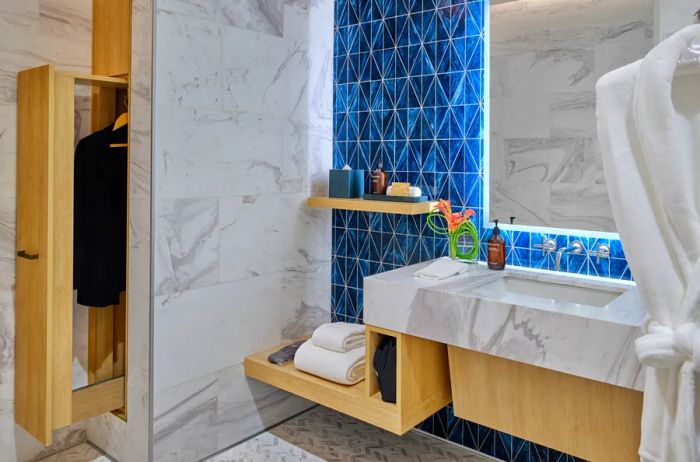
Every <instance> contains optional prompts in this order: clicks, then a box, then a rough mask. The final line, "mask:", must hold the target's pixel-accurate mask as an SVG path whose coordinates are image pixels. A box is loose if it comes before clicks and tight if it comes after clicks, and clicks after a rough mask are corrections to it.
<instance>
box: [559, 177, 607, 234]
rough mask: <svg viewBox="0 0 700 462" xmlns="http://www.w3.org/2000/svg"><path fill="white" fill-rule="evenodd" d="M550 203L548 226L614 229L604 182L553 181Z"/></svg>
mask: <svg viewBox="0 0 700 462" xmlns="http://www.w3.org/2000/svg"><path fill="white" fill-rule="evenodd" d="M550 207H551V213H550V223H548V226H553V227H566V228H573V229H615V220H614V219H613V218H612V208H611V206H610V198H609V197H608V190H607V187H606V186H605V185H604V184H600V185H592V184H584V185H581V184H570V183H557V184H553V185H552V199H551V204H550ZM562 225H563V226H562ZM591 227H593V228H591Z"/></svg>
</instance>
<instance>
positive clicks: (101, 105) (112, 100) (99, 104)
mask: <svg viewBox="0 0 700 462" xmlns="http://www.w3.org/2000/svg"><path fill="white" fill-rule="evenodd" d="M116 95H117V90H116V88H112V87H105V86H93V87H92V95H91V96H92V97H91V100H90V106H91V108H90V128H91V129H92V131H93V132H96V131H98V130H102V129H103V128H105V127H106V126H107V125H109V124H111V123H112V122H114V118H115V114H116V112H117V110H116V107H117V103H116Z"/></svg>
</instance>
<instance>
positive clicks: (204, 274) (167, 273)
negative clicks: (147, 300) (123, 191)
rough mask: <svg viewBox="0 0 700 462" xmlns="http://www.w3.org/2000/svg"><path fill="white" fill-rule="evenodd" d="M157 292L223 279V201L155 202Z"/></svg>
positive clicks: (172, 291)
mask: <svg viewBox="0 0 700 462" xmlns="http://www.w3.org/2000/svg"><path fill="white" fill-rule="evenodd" d="M155 206H156V210H155V228H156V230H155V235H154V238H155V246H156V260H155V262H154V265H155V274H156V279H155V281H154V290H155V292H154V293H155V295H164V294H172V293H177V292H182V291H185V290H189V289H194V288H197V287H206V286H209V285H212V284H216V283H217V282H218V281H219V274H218V265H219V204H218V201H217V200H216V199H183V200H179V201H158V202H156V204H155Z"/></svg>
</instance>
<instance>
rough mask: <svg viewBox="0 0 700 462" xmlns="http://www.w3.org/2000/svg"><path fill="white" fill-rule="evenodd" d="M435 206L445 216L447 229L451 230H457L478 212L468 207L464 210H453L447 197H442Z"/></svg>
mask: <svg viewBox="0 0 700 462" xmlns="http://www.w3.org/2000/svg"><path fill="white" fill-rule="evenodd" d="M435 208H436V209H437V210H438V211H440V213H442V215H443V217H445V220H446V221H447V230H448V231H449V232H454V231H457V229H458V228H459V226H460V225H461V224H462V223H464V222H465V221H466V220H469V219H470V218H471V217H473V216H475V215H476V212H475V211H474V210H472V209H467V210H465V211H463V212H453V211H452V204H450V201H448V200H445V199H440V200H439V201H438V204H437V206H436V207H435Z"/></svg>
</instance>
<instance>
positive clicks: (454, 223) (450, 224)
mask: <svg viewBox="0 0 700 462" xmlns="http://www.w3.org/2000/svg"><path fill="white" fill-rule="evenodd" d="M464 220H466V217H465V216H464V215H462V214H461V213H458V212H457V213H451V214H449V215H448V216H447V229H448V230H449V231H450V232H453V231H457V228H459V225H461V224H462V223H463V222H464Z"/></svg>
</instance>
